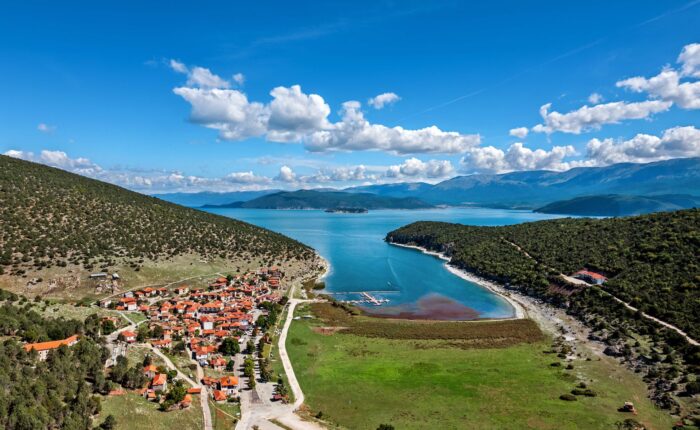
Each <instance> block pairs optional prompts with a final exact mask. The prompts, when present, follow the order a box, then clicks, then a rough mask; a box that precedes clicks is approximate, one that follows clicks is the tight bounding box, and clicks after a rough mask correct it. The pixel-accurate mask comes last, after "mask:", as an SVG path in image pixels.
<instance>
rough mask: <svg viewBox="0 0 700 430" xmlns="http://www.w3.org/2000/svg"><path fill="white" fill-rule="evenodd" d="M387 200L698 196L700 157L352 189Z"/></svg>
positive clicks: (520, 203)
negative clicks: (622, 195)
mask: <svg viewBox="0 0 700 430" xmlns="http://www.w3.org/2000/svg"><path fill="white" fill-rule="evenodd" d="M345 191H349V192H354V191H369V192H373V193H376V194H378V195H383V196H390V197H397V196H401V197H408V196H410V197H416V198H419V199H421V200H424V201H425V202H427V203H431V204H434V205H439V204H446V205H474V206H501V207H521V208H528V209H535V208H537V207H541V206H543V205H545V204H548V203H551V202H555V201H559V200H565V199H571V198H575V197H581V196H590V195H603V194H627V195H636V196H642V195H645V196H649V195H661V194H693V195H700V158H679V159H673V160H666V161H658V162H654V163H647V164H633V163H620V164H613V165H610V166H606V167H578V168H574V169H570V170H567V171H565V172H553V171H546V170H538V171H527V172H512V173H503V174H475V175H469V176H458V177H455V178H452V179H448V180H446V181H443V182H440V183H438V184H435V185H430V184H425V183H416V184H407V183H406V184H387V185H373V186H369V187H352V188H349V189H346V190H345Z"/></svg>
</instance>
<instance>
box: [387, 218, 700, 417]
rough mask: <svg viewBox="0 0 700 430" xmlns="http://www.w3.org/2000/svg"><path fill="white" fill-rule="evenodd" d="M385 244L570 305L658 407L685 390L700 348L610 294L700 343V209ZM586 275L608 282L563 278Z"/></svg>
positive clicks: (411, 234)
mask: <svg viewBox="0 0 700 430" xmlns="http://www.w3.org/2000/svg"><path fill="white" fill-rule="evenodd" d="M387 240H388V241H390V242H395V243H401V244H413V245H419V246H422V247H425V248H428V249H430V250H434V251H439V252H443V253H445V254H446V255H448V256H450V257H451V262H452V264H454V265H456V266H458V267H460V268H462V269H465V270H469V271H471V272H474V273H476V274H478V275H480V276H483V277H485V278H489V279H493V280H496V281H499V282H501V283H503V284H506V285H509V288H513V289H515V290H517V291H519V292H521V293H523V294H526V295H530V296H534V297H538V298H540V299H542V300H544V301H546V302H549V303H552V304H555V305H558V306H562V307H565V308H567V309H568V312H569V313H571V314H572V315H575V316H576V317H577V318H579V319H580V320H581V321H582V322H584V324H586V325H587V326H588V327H589V328H590V329H591V330H592V336H593V337H594V338H596V339H598V340H601V341H603V342H605V343H606V344H607V345H608V346H609V348H610V349H609V350H608V351H609V352H610V354H613V355H619V356H621V357H623V358H624V359H625V360H626V361H627V362H628V363H629V364H630V367H633V368H641V369H642V371H644V372H646V380H647V382H649V384H650V387H651V388H652V390H653V391H654V394H653V395H654V396H655V400H657V403H659V404H664V403H665V404H672V403H673V401H672V400H669V398H668V394H664V393H667V392H668V393H671V392H674V391H675V392H680V391H682V382H681V381H682V375H683V374H688V373H693V372H694V371H695V370H694V369H695V368H696V366H698V365H700V347H697V346H693V345H690V344H689V343H688V342H687V341H686V340H685V339H684V338H683V337H682V336H681V335H680V334H678V333H676V332H675V331H673V330H670V329H667V328H664V327H662V326H661V325H659V324H657V323H655V322H652V321H650V320H649V319H648V318H645V317H643V315H641V314H639V313H635V312H633V311H631V310H629V309H628V308H626V307H625V306H624V305H622V304H620V303H619V302H616V301H615V300H614V299H613V298H612V297H611V295H613V296H615V297H617V298H619V299H621V300H623V301H624V302H626V303H628V304H630V305H632V306H634V307H636V308H638V309H639V310H641V311H643V312H644V313H646V314H649V315H652V316H654V317H657V318H659V319H661V320H663V321H665V322H667V323H670V324H673V325H675V326H676V327H679V328H680V329H682V330H683V331H685V332H686V333H687V334H688V335H690V337H691V338H693V339H695V340H699V339H700V261H699V260H698V256H699V255H700V210H698V209H690V210H683V211H676V212H662V213H657V214H651V215H640V216H635V217H626V218H606V219H570V218H565V219H555V220H547V221H538V222H532V223H525V224H519V225H512V226H504V227H476V226H467V225H461V224H450V223H441V222H417V223H413V224H410V225H407V226H405V227H402V228H400V229H397V230H395V231H392V232H390V233H389V234H388V235H387ZM516 246H517V247H520V249H518V248H517V247H516ZM583 268H587V269H589V270H595V271H598V272H601V273H603V274H604V275H606V276H607V277H608V278H609V280H608V281H607V282H606V283H604V284H603V285H602V286H601V287H598V286H591V287H581V286H573V285H570V284H567V283H565V282H564V281H563V279H562V278H561V277H559V274H560V273H564V274H572V273H574V272H576V271H578V270H581V269H583Z"/></svg>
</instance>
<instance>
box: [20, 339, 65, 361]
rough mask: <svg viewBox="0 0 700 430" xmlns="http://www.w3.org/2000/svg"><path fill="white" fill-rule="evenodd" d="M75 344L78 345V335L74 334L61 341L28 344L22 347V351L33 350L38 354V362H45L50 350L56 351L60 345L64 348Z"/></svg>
mask: <svg viewBox="0 0 700 430" xmlns="http://www.w3.org/2000/svg"><path fill="white" fill-rule="evenodd" d="M76 343H78V335H77V334H74V335H73V336H71V337H69V338H66V339H63V340H52V341H50V342H39V343H28V344H26V345H24V350H25V351H27V352H29V351H31V350H34V351H36V352H38V353H39V360H41V361H44V360H46V357H47V356H48V355H49V351H51V350H52V349H57V348H59V347H61V346H62V345H66V346H73V345H75V344H76Z"/></svg>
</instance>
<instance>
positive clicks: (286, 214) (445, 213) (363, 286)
mask: <svg viewBox="0 0 700 430" xmlns="http://www.w3.org/2000/svg"><path fill="white" fill-rule="evenodd" d="M207 211H209V212H212V213H216V214H219V215H224V216H227V217H231V218H236V219H239V220H242V221H247V222H249V223H251V224H255V225H258V226H260V227H265V228H268V229H270V230H273V231H276V232H279V233H282V234H285V235H287V236H289V237H292V238H294V239H296V240H298V241H300V242H303V243H305V244H307V245H309V246H311V247H313V248H314V249H316V250H317V251H318V252H319V254H321V255H322V256H323V257H324V258H325V259H327V260H328V261H329V262H330V264H331V271H330V273H329V274H328V276H327V277H326V278H325V282H326V289H327V291H328V292H330V293H334V294H335V295H334V296H335V297H336V298H338V299H341V300H357V299H360V298H361V297H360V294H359V292H362V291H367V292H371V294H372V296H374V297H376V298H378V299H382V300H383V299H387V300H388V302H387V303H384V304H383V305H381V306H374V305H362V308H363V309H364V310H365V311H367V312H368V313H372V314H375V315H378V316H394V317H403V318H421V319H422V318H427V319H443V320H463V319H476V318H507V317H511V316H513V308H512V306H511V305H510V304H509V303H508V302H507V301H506V300H504V299H503V298H501V297H500V296H498V295H496V294H494V293H492V292H491V291H489V290H487V289H485V288H483V287H481V286H479V285H477V284H474V283H471V282H468V281H465V280H463V279H461V278H459V277H457V276H455V275H453V274H452V273H450V272H448V271H447V270H446V269H445V268H444V267H443V266H444V261H442V260H440V259H439V258H437V257H433V256H429V255H426V254H423V253H421V252H419V251H416V250H412V249H406V248H400V247H397V246H393V245H389V244H387V243H385V242H384V237H385V236H386V234H387V233H388V232H390V231H391V230H394V229H396V228H398V227H401V226H403V225H406V224H409V223H411V222H414V221H446V222H455V223H462V224H471V225H484V226H496V225H506V224H516V223H522V222H527V221H537V220H542V219H551V218H554V217H556V216H554V215H546V214H537V213H532V212H529V211H513V210H500V209H482V208H448V209H428V210H376V211H370V212H369V213H366V214H343V213H325V212H323V211H320V210H265V209H220V208H216V209H207ZM346 292H347V293H348V294H338V293H346Z"/></svg>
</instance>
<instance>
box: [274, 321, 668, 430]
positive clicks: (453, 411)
mask: <svg viewBox="0 0 700 430" xmlns="http://www.w3.org/2000/svg"><path fill="white" fill-rule="evenodd" d="M305 312H308V310H305V309H300V310H299V312H298V314H303V313H305ZM323 324H325V322H322V321H320V320H304V319H302V320H296V321H294V322H293V324H292V326H291V328H290V333H289V337H288V341H287V349H288V351H289V355H290V357H291V359H292V363H293V365H294V369H295V371H296V374H297V377H298V379H299V381H300V384H301V386H302V389H303V390H304V393H305V395H306V403H307V404H308V405H309V407H310V408H311V410H312V413H317V412H318V411H321V412H323V417H324V419H327V420H329V421H331V422H333V423H336V424H338V425H339V426H341V427H344V428H349V429H372V430H374V429H376V428H377V426H378V425H379V424H381V423H387V424H392V425H394V426H395V427H396V428H398V429H425V428H440V429H463V428H479V429H502V428H508V429H519V428H522V429H611V428H615V423H616V422H618V421H621V420H623V419H625V418H635V419H637V420H638V421H640V422H643V423H645V424H646V425H647V426H648V428H650V429H666V428H670V427H671V424H672V421H671V418H670V416H667V415H666V414H665V413H663V412H661V411H659V410H657V409H655V408H654V407H653V406H652V405H651V403H650V402H649V401H648V400H647V399H646V396H645V393H646V388H645V386H644V384H643V382H642V381H641V380H640V379H638V378H636V377H635V376H634V375H633V374H631V373H629V372H627V371H626V370H624V369H622V368H621V367H620V366H619V365H617V364H615V363H613V362H611V361H608V360H605V359H603V360H600V361H598V359H593V360H592V361H585V360H576V361H574V366H575V368H574V369H573V370H564V369H563V368H562V367H552V366H550V364H551V363H552V362H554V361H558V359H557V358H556V356H554V355H553V354H545V353H544V352H543V351H544V350H549V349H550V347H551V345H550V342H549V341H548V340H546V339H545V340H539V341H534V342H532V343H519V344H517V345H514V346H509V347H502V348H465V347H464V345H459V346H457V347H455V345H454V344H453V343H454V342H453V341H449V340H407V339H386V338H378V337H374V338H368V337H363V336H359V335H354V334H343V333H339V332H336V333H334V334H330V335H329V334H328V333H325V334H322V333H321V332H319V330H318V328H317V327H318V326H320V325H323ZM484 327H485V326H484ZM581 381H585V382H586V383H587V384H588V386H589V387H590V388H591V389H593V390H594V391H596V392H597V393H598V396H597V397H583V396H578V397H577V399H578V400H577V401H574V402H567V401H563V400H560V399H559V396H560V395H562V394H565V393H569V392H570V391H571V390H572V389H573V388H574V386H575V385H576V384H577V383H578V382H581ZM625 401H633V402H634V403H635V405H636V406H637V408H638V409H639V415H637V416H635V417H632V416H630V415H625V414H623V413H620V412H617V408H618V407H620V406H621V405H622V404H623V402H625Z"/></svg>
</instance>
